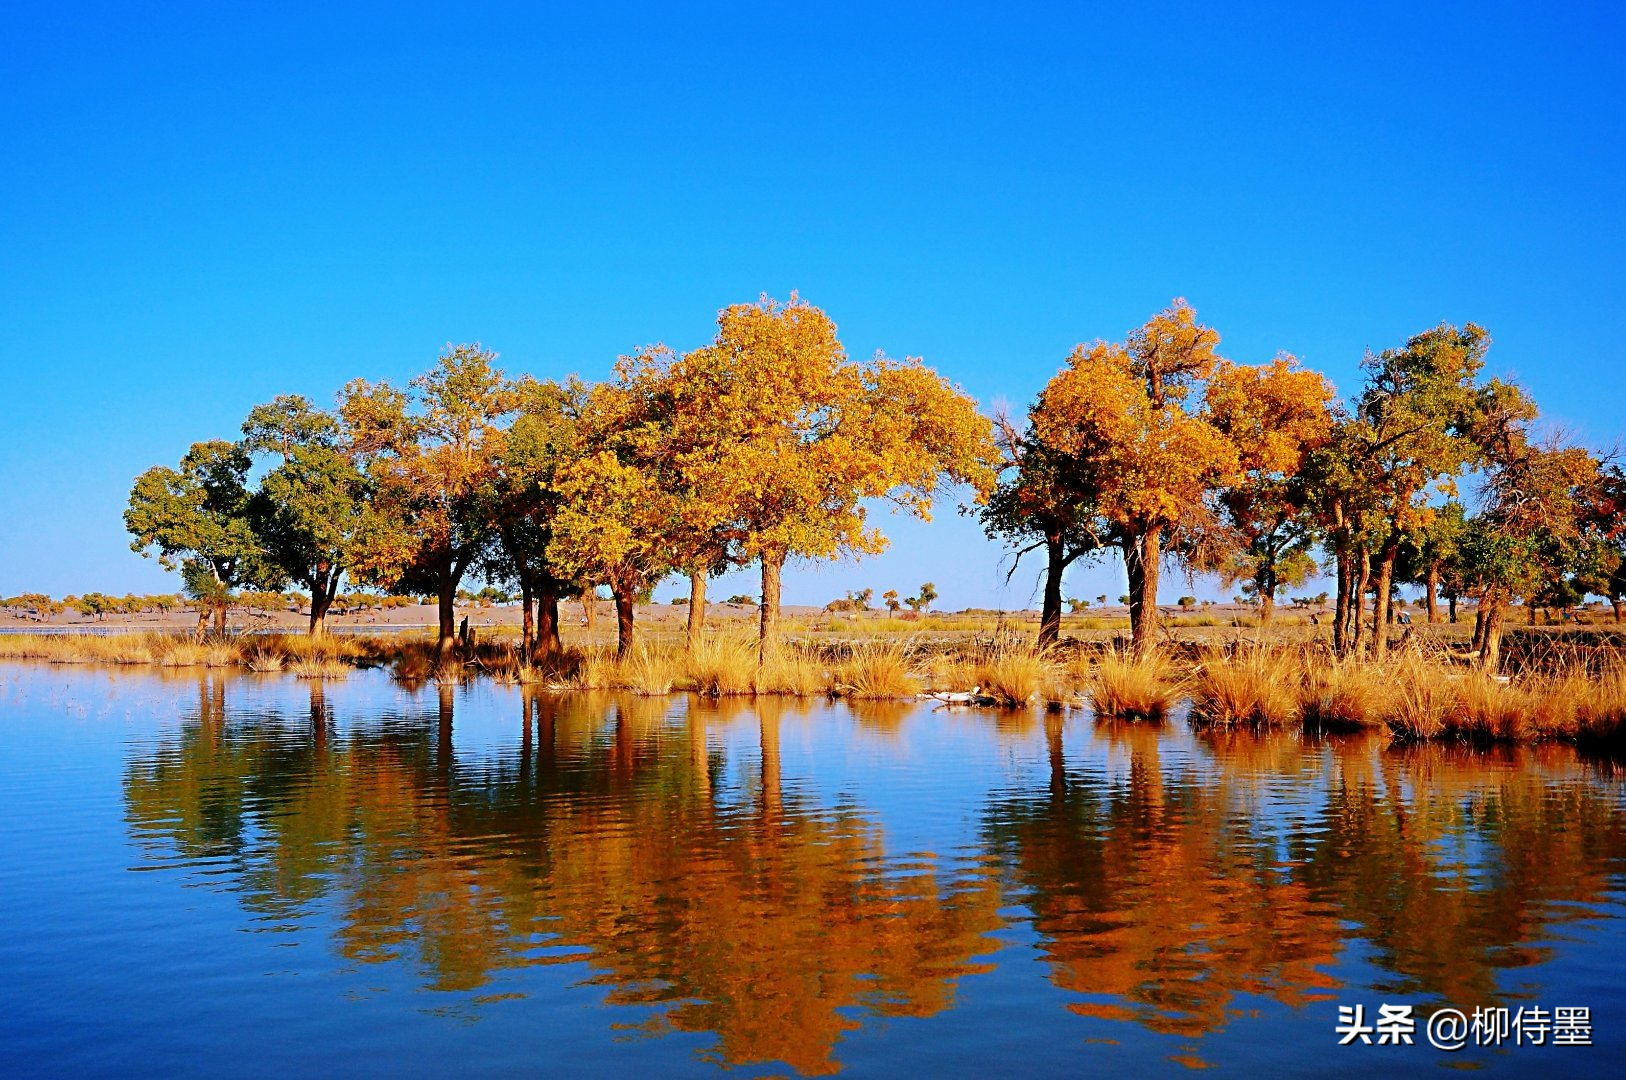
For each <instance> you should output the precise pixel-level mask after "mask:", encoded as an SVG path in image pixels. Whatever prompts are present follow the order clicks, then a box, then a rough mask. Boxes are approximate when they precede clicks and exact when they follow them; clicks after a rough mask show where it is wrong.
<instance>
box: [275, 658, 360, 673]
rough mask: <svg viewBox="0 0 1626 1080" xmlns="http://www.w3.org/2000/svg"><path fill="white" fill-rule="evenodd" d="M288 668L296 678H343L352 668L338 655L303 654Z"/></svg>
mask: <svg viewBox="0 0 1626 1080" xmlns="http://www.w3.org/2000/svg"><path fill="white" fill-rule="evenodd" d="M288 670H289V671H291V672H293V674H294V678H296V679H342V678H344V677H345V676H346V675H349V674H350V672H351V670H352V668H351V666H350V665H349V664H347V663H345V662H344V661H343V660H340V659H339V658H338V657H336V656H302V657H300V658H299V659H297V660H295V661H294V662H293V663H291V664H289V665H288Z"/></svg>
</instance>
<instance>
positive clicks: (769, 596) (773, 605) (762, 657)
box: [757, 551, 785, 663]
mask: <svg viewBox="0 0 1626 1080" xmlns="http://www.w3.org/2000/svg"><path fill="white" fill-rule="evenodd" d="M761 561H762V625H761V628H760V630H759V631H758V634H757V662H758V663H764V662H766V661H767V659H768V656H769V655H770V654H771V653H772V652H773V651H774V650H775V649H777V648H778V647H779V578H780V574H781V572H782V571H783V570H784V568H785V556H784V555H783V554H780V553H778V552H767V551H765V552H763V553H762V560H761Z"/></svg>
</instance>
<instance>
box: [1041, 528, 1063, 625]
mask: <svg viewBox="0 0 1626 1080" xmlns="http://www.w3.org/2000/svg"><path fill="white" fill-rule="evenodd" d="M1044 549H1045V567H1044V606H1043V609H1042V610H1041V612H1040V614H1039V648H1041V649H1042V648H1045V647H1046V646H1048V645H1054V644H1055V643H1056V642H1057V641H1058V640H1060V638H1061V577H1062V573H1063V572H1064V571H1065V570H1066V569H1067V567H1066V565H1065V564H1064V563H1063V561H1062V560H1063V557H1064V554H1065V553H1064V552H1063V550H1062V543H1061V537H1060V536H1059V535H1056V536H1047V537H1045V545H1044Z"/></svg>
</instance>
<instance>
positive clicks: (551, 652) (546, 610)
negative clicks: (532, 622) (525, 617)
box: [536, 585, 564, 656]
mask: <svg viewBox="0 0 1626 1080" xmlns="http://www.w3.org/2000/svg"><path fill="white" fill-rule="evenodd" d="M536 623H537V626H536V643H537V647H538V648H539V649H540V650H541V653H542V655H543V656H557V655H558V654H559V653H560V652H562V651H564V650H563V647H562V646H561V645H560V644H559V587H558V586H557V585H544V586H542V588H541V590H540V591H539V593H538V594H537V598H536Z"/></svg>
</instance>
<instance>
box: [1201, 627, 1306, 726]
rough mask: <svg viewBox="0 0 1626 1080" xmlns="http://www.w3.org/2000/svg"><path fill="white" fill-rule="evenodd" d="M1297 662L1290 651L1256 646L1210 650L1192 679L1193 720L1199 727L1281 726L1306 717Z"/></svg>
mask: <svg viewBox="0 0 1626 1080" xmlns="http://www.w3.org/2000/svg"><path fill="white" fill-rule="evenodd" d="M1299 682H1300V679H1299V673H1298V670H1297V666H1296V665H1295V664H1294V662H1293V659H1292V657H1291V656H1289V655H1288V654H1286V653H1283V652H1280V651H1277V650H1271V649H1266V648H1263V647H1260V646H1253V647H1250V648H1244V649H1241V650H1238V651H1237V652H1236V653H1234V654H1232V655H1229V656H1226V655H1224V654H1221V653H1217V652H1211V653H1209V654H1208V655H1207V656H1206V657H1205V659H1204V660H1203V662H1202V663H1200V664H1199V665H1198V666H1197V670H1196V672H1195V676H1194V678H1193V680H1192V688H1191V697H1192V720H1193V722H1195V723H1197V724H1199V725H1215V726H1220V727H1233V726H1239V725H1242V726H1249V727H1262V728H1280V727H1286V726H1287V725H1289V724H1291V723H1294V722H1296V721H1297V720H1298V719H1299V718H1300V715H1301V714H1300V699H1299V693H1298V689H1297V686H1298V683H1299Z"/></svg>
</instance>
